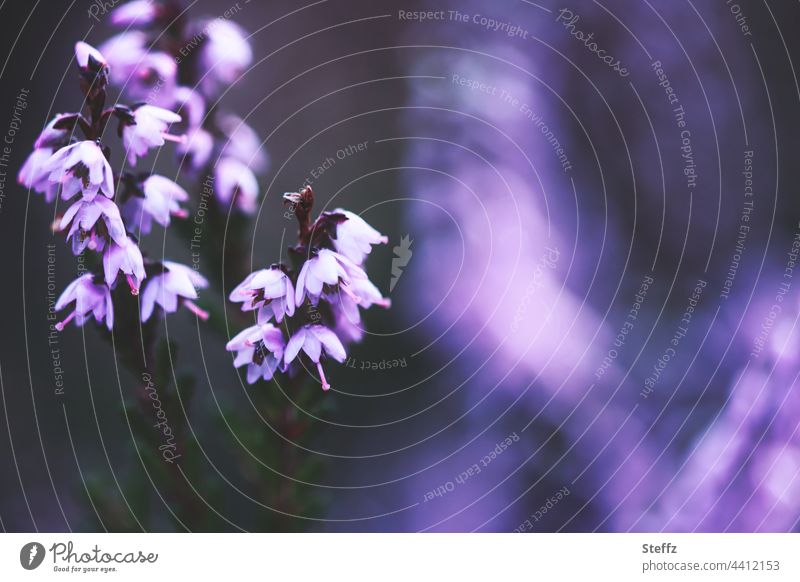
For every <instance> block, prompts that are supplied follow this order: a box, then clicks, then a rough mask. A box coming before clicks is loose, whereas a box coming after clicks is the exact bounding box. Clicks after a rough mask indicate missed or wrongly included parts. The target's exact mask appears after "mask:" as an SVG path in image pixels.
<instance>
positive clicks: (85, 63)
mask: <svg viewBox="0 0 800 582" xmlns="http://www.w3.org/2000/svg"><path fill="white" fill-rule="evenodd" d="M75 59H76V60H77V61H78V66H79V67H81V68H82V69H86V68H91V67H89V65H90V64H91V60H92V59H94V61H95V62H96V63H97V64H99V65H101V66H108V65H107V62H106V59H105V57H104V56H103V55H102V54H101V53H100V51H98V50H97V49H96V48H94V47H93V46H92V45H90V44H87V43H85V42H83V41H78V42H76V43H75Z"/></svg>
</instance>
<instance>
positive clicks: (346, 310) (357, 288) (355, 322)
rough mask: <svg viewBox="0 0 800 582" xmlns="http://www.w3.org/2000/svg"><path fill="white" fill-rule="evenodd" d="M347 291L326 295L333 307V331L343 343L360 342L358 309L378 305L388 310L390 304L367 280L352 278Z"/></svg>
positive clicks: (360, 329) (359, 313) (361, 329)
mask: <svg viewBox="0 0 800 582" xmlns="http://www.w3.org/2000/svg"><path fill="white" fill-rule="evenodd" d="M349 290H350V293H333V294H331V295H326V296H325V299H326V300H327V301H329V302H330V303H331V304H332V305H333V306H334V307H335V309H334V319H335V324H334V327H333V330H334V332H335V333H336V335H337V336H338V337H339V339H341V340H342V341H343V342H357V341H361V338H362V337H363V336H364V330H363V328H362V327H361V325H360V324H361V312H360V311H359V307H361V308H363V309H368V308H370V307H372V306H373V305H378V306H379V307H383V308H385V309H388V308H389V307H391V305H392V302H391V300H390V299H387V298H386V297H383V296H382V295H381V292H380V291H379V290H378V288H377V287H376V286H375V285H373V284H372V281H370V280H369V279H363V278H354V279H353V280H352V281H351V283H350V286H349Z"/></svg>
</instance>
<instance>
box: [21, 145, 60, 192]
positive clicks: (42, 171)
mask: <svg viewBox="0 0 800 582" xmlns="http://www.w3.org/2000/svg"><path fill="white" fill-rule="evenodd" d="M52 153H53V150H51V149H50V148H39V149H35V150H33V151H32V152H31V153H30V155H29V156H28V158H27V159H26V160H25V163H24V164H22V167H21V168H20V170H19V173H18V174H17V181H18V182H19V183H20V184H22V185H23V186H25V187H26V188H28V189H30V190H33V191H34V192H39V193H40V194H44V199H45V200H46V201H47V202H48V203H49V202H52V201H53V200H55V199H56V196H57V195H58V184H56V183H54V182H51V181H50V177H49V176H50V173H49V172H48V171H47V169H46V168H45V163H46V162H47V160H49V159H50V156H51V155H52Z"/></svg>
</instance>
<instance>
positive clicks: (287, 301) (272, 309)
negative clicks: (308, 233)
mask: <svg viewBox="0 0 800 582" xmlns="http://www.w3.org/2000/svg"><path fill="white" fill-rule="evenodd" d="M229 298H230V300H231V301H233V302H234V303H241V304H242V311H251V310H253V309H258V322H259V323H266V322H268V321H269V320H270V319H272V317H273V316H274V317H275V321H277V322H278V323H280V322H281V321H283V316H284V314H286V315H288V316H289V317H291V316H292V315H294V307H295V306H294V287H293V286H292V281H291V279H289V277H288V276H287V275H286V273H284V272H283V271H282V270H281V269H280V268H278V267H273V268H270V269H261V270H259V271H256V272H254V273H251V274H250V275H248V276H247V278H246V279H245V280H244V281H242V282H241V283H239V285H238V286H237V287H236V289H234V290H233V291H232V292H231V294H230V297H229Z"/></svg>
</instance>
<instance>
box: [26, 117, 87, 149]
mask: <svg viewBox="0 0 800 582" xmlns="http://www.w3.org/2000/svg"><path fill="white" fill-rule="evenodd" d="M69 117H72V118H77V114H75V113H59V114H58V115H56V116H55V117H54V118H53V119H51V120H50V122H49V123H48V124H47V125H46V126H45V128H44V129H43V130H42V133H40V134H39V137H38V138H36V143H34V144H33V147H35V148H37V149H38V148H50V149H53V148H54V147H55V146H57V145H63V144H64V143H65V142H67V141H69V140H68V137H67V134H68V132H67V130H66V129H56V128H55V125H56V124H57V123H58V122H60V121H63V120H64V119H66V118H69Z"/></svg>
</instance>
